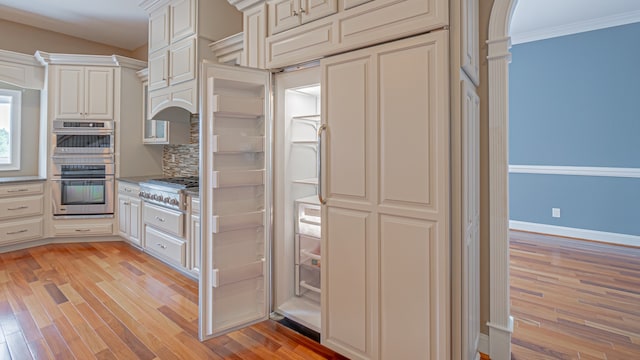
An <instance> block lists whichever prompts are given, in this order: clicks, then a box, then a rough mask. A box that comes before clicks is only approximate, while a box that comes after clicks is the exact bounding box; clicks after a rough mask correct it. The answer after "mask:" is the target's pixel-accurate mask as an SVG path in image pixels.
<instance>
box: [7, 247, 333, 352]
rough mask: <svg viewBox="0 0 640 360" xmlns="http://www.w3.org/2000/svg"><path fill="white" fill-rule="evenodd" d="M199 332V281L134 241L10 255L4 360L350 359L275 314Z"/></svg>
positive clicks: (48, 248)
mask: <svg viewBox="0 0 640 360" xmlns="http://www.w3.org/2000/svg"><path fill="white" fill-rule="evenodd" d="M197 336H198V284H197V283H196V282H195V281H193V280H191V279H189V278H187V277H185V276H183V275H182V274H180V273H178V272H176V271H174V270H172V269H171V268H169V267H168V266H166V265H164V264H162V263H161V262H159V261H158V260H156V259H154V258H152V257H150V256H148V255H147V254H144V253H142V252H141V251H139V250H137V249H135V248H133V247H131V246H129V245H128V244H126V243H121V242H106V243H78V244H56V245H46V246H39V247H35V248H31V249H26V250H20V251H14V252H10V253H4V254H0V359H16V360H24V359H65V360H66V359H81V360H84V359H345V358H344V357H342V356H340V355H339V354H336V353H334V352H333V351H331V350H328V349H326V348H325V347H323V346H321V345H320V344H318V343H316V342H314V341H312V340H309V339H308V338H306V337H304V336H302V335H300V334H298V333H296V332H294V331H292V330H290V329H288V328H286V327H284V326H282V325H280V324H278V323H276V322H273V321H265V322H262V323H259V324H255V325H253V326H250V327H247V328H244V329H241V330H238V331H235V332H232V333H229V334H227V335H224V336H220V337H218V338H215V339H212V340H208V341H205V342H199V341H198V339H197Z"/></svg>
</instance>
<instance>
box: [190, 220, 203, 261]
mask: <svg viewBox="0 0 640 360" xmlns="http://www.w3.org/2000/svg"><path fill="white" fill-rule="evenodd" d="M190 234H191V239H190V240H191V244H190V245H191V271H193V272H195V273H199V272H200V242H201V241H200V240H201V238H200V236H201V235H200V217H199V216H194V215H191V228H190Z"/></svg>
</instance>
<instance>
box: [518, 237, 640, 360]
mask: <svg viewBox="0 0 640 360" xmlns="http://www.w3.org/2000/svg"><path fill="white" fill-rule="evenodd" d="M510 278H511V280H510V281H511V284H510V285H511V313H512V315H513V316H514V318H515V326H514V327H515V329H514V333H513V337H512V342H511V345H512V346H511V351H512V359H514V360H536V359H607V360H631V359H640V248H631V247H623V246H616V245H610V244H603V243H595V242H589V241H583V240H578V239H568V238H561V237H554V236H547V235H541V234H533V233H525V232H518V231H512V232H511V235H510Z"/></svg>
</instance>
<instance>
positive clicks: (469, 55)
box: [460, 0, 480, 85]
mask: <svg viewBox="0 0 640 360" xmlns="http://www.w3.org/2000/svg"><path fill="white" fill-rule="evenodd" d="M478 8H479V5H478V0H462V13H461V15H460V17H461V19H460V28H461V29H460V33H461V42H460V47H461V49H460V56H461V57H462V58H461V59H460V63H461V65H462V69H463V70H464V72H465V73H466V74H467V76H469V78H470V79H471V81H473V83H474V84H476V85H478V83H479V80H480V44H479V42H480V34H479V33H478V31H479V30H478V27H479V20H478V18H479V9H478Z"/></svg>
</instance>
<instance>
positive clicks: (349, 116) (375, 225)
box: [320, 30, 451, 359]
mask: <svg viewBox="0 0 640 360" xmlns="http://www.w3.org/2000/svg"><path fill="white" fill-rule="evenodd" d="M448 35H449V34H448V31H446V30H440V31H435V32H432V33H429V34H426V35H422V36H418V37H413V38H408V39H405V40H399V41H395V42H391V43H387V44H384V45H379V46H375V47H371V48H367V49H363V50H358V51H353V52H350V53H345V54H342V55H337V56H334V57H328V58H325V59H323V60H321V62H320V63H321V67H322V81H323V82H322V111H321V113H322V124H323V128H324V129H325V130H324V132H322V146H321V154H322V156H321V169H322V172H321V174H322V176H321V182H320V183H321V186H320V194H321V195H322V196H323V197H324V199H326V204H325V206H323V208H322V231H321V233H322V249H321V253H322V270H321V271H322V274H321V279H322V284H321V288H322V289H323V290H322V344H323V345H325V346H328V347H330V348H332V349H334V350H336V351H338V352H339V353H341V354H343V355H346V356H347V357H349V358H351V359H446V358H447V354H449V339H448V334H447V332H446V331H443V329H448V328H449V321H450V318H449V316H448V314H449V312H450V310H449V307H450V302H449V294H450V290H451V288H450V280H449V276H448V274H449V268H450V234H449V232H450V230H449V217H450V203H449V197H450V185H449V180H450V178H449V167H450V155H449V154H450V151H449V145H450V142H449V98H448V96H447V95H446V94H448V91H449V85H448V84H449V73H448V71H447V69H448V67H449V62H448V61H449V60H448V59H449V56H448V45H447V44H448Z"/></svg>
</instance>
